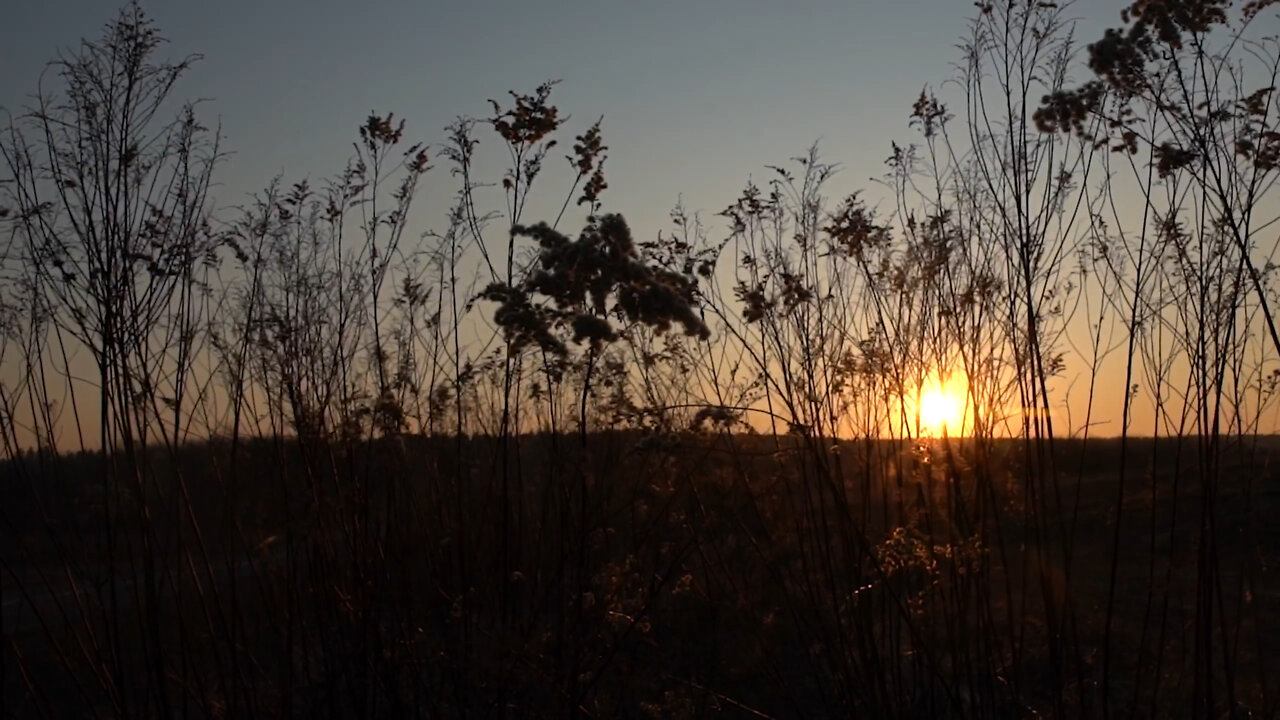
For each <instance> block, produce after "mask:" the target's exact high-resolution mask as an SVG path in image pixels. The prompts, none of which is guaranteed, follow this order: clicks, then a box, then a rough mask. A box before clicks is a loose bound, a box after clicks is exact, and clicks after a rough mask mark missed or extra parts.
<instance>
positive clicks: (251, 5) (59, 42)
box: [0, 0, 1118, 235]
mask: <svg viewBox="0 0 1280 720" xmlns="http://www.w3.org/2000/svg"><path fill="white" fill-rule="evenodd" d="M143 6H144V8H145V9H146V10H147V11H148V12H149V13H150V14H151V15H152V17H153V18H154V19H155V20H156V21H157V23H158V24H159V26H160V28H161V30H162V31H163V32H164V33H165V35H166V36H167V37H168V38H169V39H170V41H171V45H170V48H169V51H170V52H171V53H172V54H174V55H178V54H184V53H189V52H198V53H202V54H203V55H204V56H205V59H204V61H203V62H201V63H200V64H199V65H198V66H197V67H196V68H195V70H193V71H192V72H191V74H190V75H189V77H188V79H187V81H186V82H185V83H183V84H182V85H181V86H180V87H179V89H178V94H179V95H180V96H182V97H184V98H208V99H210V102H209V104H208V105H206V106H205V109H204V116H205V117H207V118H210V119H213V118H218V119H220V120H221V122H222V126H223V130H224V133H225V136H226V148H227V149H228V150H230V151H232V152H233V153H234V155H233V156H232V157H231V158H230V159H229V161H228V162H227V164H226V165H224V167H223V168H222V172H221V174H220V179H221V187H220V188H219V190H218V198H217V199H218V202H219V204H223V205H227V204H236V203H239V202H242V201H243V200H244V198H245V197H246V195H247V194H248V193H250V192H252V191H253V190H254V189H256V188H260V187H262V186H263V185H264V184H266V182H267V181H269V180H270V179H271V177H272V176H274V175H276V174H278V173H284V175H285V177H286V178H287V179H289V180H294V179H297V178H299V177H304V176H310V177H312V178H319V177H323V176H326V175H329V174H331V173H333V172H335V171H337V170H339V169H340V168H341V166H342V164H343V162H344V161H345V159H346V157H347V155H348V154H349V150H350V142H351V140H352V139H353V138H354V135H355V133H354V130H355V128H356V126H357V125H358V124H359V123H360V122H361V121H362V120H363V118H364V117H365V116H366V115H367V114H368V112H369V111H370V110H373V109H376V110H378V111H394V112H396V113H397V115H398V116H399V117H403V118H405V119H407V121H408V123H409V126H408V134H409V135H411V136H413V137H416V138H420V139H422V140H425V141H427V142H439V141H441V140H443V137H444V133H443V131H442V128H443V127H444V126H445V125H446V124H447V123H448V122H450V121H451V120H452V119H453V118H454V117H456V116H457V115H460V114H470V115H483V114H484V113H486V112H487V111H488V106H487V104H486V103H485V100H486V99H487V98H490V97H495V98H500V97H504V96H505V92H506V91H507V90H509V89H515V90H520V91H530V90H532V89H533V87H535V86H536V85H537V84H538V83H539V82H541V81H543V80H546V79H553V78H555V79H561V80H562V81H563V82H562V84H561V85H560V86H559V87H558V88H557V90H556V93H555V95H554V96H553V97H554V98H555V99H556V101H557V102H558V103H559V105H560V107H561V108H562V109H563V110H564V111H566V112H568V113H570V114H571V115H572V116H573V122H571V123H570V125H569V127H568V130H569V134H567V135H566V136H565V139H566V140H567V139H568V138H571V137H572V134H574V133H577V132H580V131H581V130H582V129H584V128H585V127H586V126H587V125H588V124H589V123H590V122H591V121H592V120H594V119H595V118H596V117H598V116H600V115H603V116H604V118H605V123H604V132H605V140H606V144H607V145H609V147H610V152H609V162H608V165H607V168H606V170H607V175H608V177H609V182H610V192H609V194H608V196H607V197H606V204H607V207H608V208H609V209H611V210H615V211H620V212H622V213H624V214H625V215H626V216H627V217H628V218H629V219H630V220H631V222H632V224H633V226H635V227H636V228H637V229H638V230H639V232H640V233H641V234H642V235H651V234H652V233H653V232H656V231H657V230H658V229H660V228H661V227H663V226H664V225H665V220H666V216H667V211H668V210H669V209H670V208H671V206H672V205H673V204H674V203H675V201H676V200H677V198H678V197H681V196H683V198H684V200H685V203H686V206H688V207H689V208H690V209H691V210H701V211H707V212H709V213H713V212H716V211H718V210H720V209H722V208H723V207H725V206H726V205H728V204H729V203H730V202H731V201H732V200H733V199H734V198H735V197H736V194H737V190H738V189H739V188H740V186H741V185H742V183H743V182H744V181H745V180H746V179H747V178H748V176H750V175H751V174H752V173H753V172H754V173H756V174H757V176H758V175H759V174H760V172H761V170H762V169H763V166H764V165H765V164H768V163H780V162H783V161H785V160H786V159H787V158H789V157H791V156H793V155H798V154H800V153H801V152H802V151H803V150H804V149H805V148H806V147H807V146H808V145H809V144H810V143H811V142H813V141H816V140H820V141H821V147H822V149H823V155H824V157H825V158H827V159H828V160H831V161H835V162H839V163H840V164H841V165H842V167H843V168H844V170H843V172H842V175H841V176H840V189H841V190H850V189H853V188H856V187H863V186H867V185H869V184H870V183H869V182H868V179H869V178H870V177H871V176H873V175H874V176H878V175H879V174H880V173H881V172H882V165H881V162H882V160H883V159H884V158H885V157H886V156H887V154H888V146H889V141H890V140H891V139H895V138H896V139H903V138H909V137H910V133H909V131H908V130H907V128H906V123H905V120H906V116H907V112H908V110H909V108H910V104H911V102H912V101H913V100H914V99H915V97H916V95H917V94H918V93H919V91H920V89H921V88H922V87H923V86H924V85H926V84H930V85H934V86H937V85H939V84H941V83H942V82H943V81H944V80H946V78H947V77H948V76H949V75H950V73H951V68H952V64H953V63H954V62H955V61H956V60H957V58H958V57H959V54H958V51H957V49H956V45H957V43H958V42H959V41H960V39H961V38H962V36H963V34H964V32H965V26H966V18H967V17H968V16H970V15H971V14H972V13H973V12H974V11H975V9H974V7H973V4H972V3H971V2H969V1H968V0H860V1H857V0H844V1H843V2H837V1H834V0H821V1H818V0H812V1H809V2H797V3H781V2H762V1H761V0H735V1H728V0H716V1H709V0H706V1H697V0H694V1H690V0H683V1H680V2H674V1H667V0H661V1H655V2H613V1H605V2H595V3H586V2H570V1H568V0H547V1H544V2H497V1H494V0H478V1H476V2H451V3H439V2H412V1H410V0H372V1H370V2H335V1H333V0H307V1H305V2H304V1H302V0H267V1H266V2H261V1H257V2H250V1H248V0H223V1H218V2H190V1H189V0H152V1H151V2H145V3H144V4H143ZM117 7H118V6H117V5H116V4H114V3H112V2H99V1H95V0H44V1H43V2H24V3H20V4H18V7H15V8H13V9H11V10H9V11H8V13H7V15H8V20H10V22H8V23H6V24H5V25H3V26H2V27H0V67H3V68H4V71H3V73H2V74H0V105H3V106H5V107H8V108H14V107H17V106H19V105H20V104H21V102H22V100H23V98H24V97H25V96H26V95H27V94H28V93H29V92H30V91H31V90H33V89H34V87H35V81H36V79H37V77H38V76H39V73H40V71H41V69H42V67H43V66H44V63H45V62H46V61H47V60H49V59H50V58H51V57H52V55H53V53H54V52H55V50H56V49H57V48H60V47H61V48H66V47H72V46H74V45H75V44H76V43H77V42H78V41H79V39H80V38H81V37H86V36H88V37H97V35H98V34H99V31H100V28H101V26H102V24H103V23H104V22H105V21H106V20H107V19H109V18H110V17H112V16H113V15H114V13H115V11H116V9H117ZM1117 10H1118V8H1117V6H1115V5H1114V4H1112V3H1109V2H1105V0H1091V1H1090V2H1085V3H1080V4H1078V5H1076V6H1075V7H1074V8H1073V10H1072V12H1073V13H1074V14H1075V15H1078V16H1080V17H1082V18H1085V19H1086V20H1087V21H1088V23H1087V24H1088V25H1090V26H1097V27H1100V26H1101V23H1102V22H1106V23H1111V22H1114V20H1115V19H1116V17H1115V16H1116V14H1117ZM1093 34H1095V33H1094V32H1088V33H1085V37H1089V36H1091V35H1093ZM494 172H497V169H496V168H495V169H494ZM435 175H436V177H435V178H433V179H432V180H431V182H429V183H428V185H427V186H426V190H427V193H428V196H430V197H429V199H428V203H429V205H430V206H431V207H432V208H440V207H443V203H444V202H445V201H446V200H447V195H448V193H449V192H451V187H452V185H451V183H450V181H449V178H448V177H447V173H444V172H442V171H441V170H439V169H437V171H436V173H435ZM556 204H557V206H558V203H556Z"/></svg>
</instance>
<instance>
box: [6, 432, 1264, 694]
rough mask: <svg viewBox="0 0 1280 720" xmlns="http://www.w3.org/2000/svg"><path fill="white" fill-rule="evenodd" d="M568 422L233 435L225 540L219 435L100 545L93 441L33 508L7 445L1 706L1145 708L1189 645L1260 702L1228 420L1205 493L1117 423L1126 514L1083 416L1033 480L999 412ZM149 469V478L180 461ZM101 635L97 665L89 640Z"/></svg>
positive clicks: (1187, 661)
mask: <svg viewBox="0 0 1280 720" xmlns="http://www.w3.org/2000/svg"><path fill="white" fill-rule="evenodd" d="M578 440H579V439H578V438H577V437H576V436H574V437H560V438H551V437H549V436H541V437H528V438H521V439H519V440H518V441H513V444H514V446H516V447H518V448H519V460H518V464H517V462H516V461H515V460H514V458H513V461H512V463H511V465H510V466H509V468H508V471H509V472H508V474H507V477H506V478H505V479H504V478H503V476H502V473H501V472H500V468H498V467H496V466H495V463H494V458H496V457H499V456H500V455H501V453H500V452H498V448H497V444H496V441H494V440H485V439H472V440H466V441H463V442H462V443H461V444H460V445H459V444H456V443H454V442H453V441H451V440H448V439H441V440H439V441H436V440H427V439H422V438H402V439H401V440H400V441H397V442H391V441H387V442H383V443H377V444H375V445H373V446H372V447H369V448H354V449H355V450H357V452H356V454H355V455H354V456H351V455H348V454H347V451H345V450H343V449H341V448H325V449H324V451H323V452H320V451H319V449H318V448H317V449H314V452H313V451H309V450H306V449H304V450H302V451H301V452H298V451H297V448H296V447H291V446H293V443H292V442H287V443H286V442H282V443H271V442H268V441H256V442H253V443H250V444H249V445H248V446H246V447H245V448H242V452H243V453H244V454H245V457H244V458H243V462H242V464H241V467H242V468H244V469H243V470H242V472H243V475H242V476H240V477H239V478H238V482H237V485H239V492H240V493H241V496H240V502H239V504H238V508H239V509H238V512H237V513H236V517H235V520H234V523H233V525H234V528H235V529H234V531H233V532H232V534H231V535H230V537H228V536H224V535H221V534H220V532H219V530H217V528H219V527H223V526H224V525H221V524H220V523H221V521H223V520H224V518H220V517H219V516H218V514H217V513H216V512H209V515H208V516H207V517H201V514H202V512H203V511H205V510H208V511H213V510H214V509H215V508H218V507H221V506H222V505H223V503H222V502H217V501H216V500H219V499H223V498H224V497H225V495H224V493H226V492H227V490H228V488H227V483H226V482H225V481H221V482H220V481H219V480H218V479H217V477H216V475H214V474H213V473H211V472H210V471H209V468H218V467H226V463H227V462H228V461H229V457H228V455H227V452H228V449H227V448H226V447H225V446H218V445H213V446H193V447H188V448H184V449H183V451H182V454H181V458H180V461H179V462H178V464H177V466H176V467H177V468H179V469H180V471H181V474H182V475H183V476H184V480H185V483H186V485H187V492H188V493H190V494H191V495H192V496H193V497H195V498H199V499H198V500H197V501H195V502H193V507H195V508H196V509H197V510H196V513H195V514H194V516H193V517H191V518H189V522H188V521H183V522H177V523H173V522H163V523H161V522H157V523H156V524H155V525H154V526H153V527H152V528H151V529H150V530H149V531H146V532H144V531H143V530H142V529H141V528H138V527H135V526H131V524H130V522H129V521H128V520H127V519H126V518H128V517H130V514H129V513H127V512H122V514H121V517H120V518H118V519H117V524H116V526H115V529H114V534H115V538H116V542H117V543H118V544H119V545H120V546H121V547H119V548H117V549H116V557H117V563H116V566H115V567H114V568H113V569H112V568H108V567H106V566H105V565H104V556H100V555H97V551H95V550H94V548H97V547H100V545H101V543H102V540H103V537H102V535H101V529H100V528H99V527H96V526H95V524H94V521H93V520H89V519H88V518H95V517H96V513H94V512H89V513H85V512H84V510H85V509H86V507H88V508H94V506H95V503H98V502H100V500H95V499H94V491H93V487H94V484H95V483H94V480H95V478H94V475H93V472H92V468H93V466H94V463H95V462H96V461H97V460H98V458H96V457H95V456H91V455H88V456H81V457H78V458H75V459H68V460H66V461H65V464H64V465H63V466H62V471H63V472H64V473H66V474H65V475H62V476H61V477H62V478H64V480H63V482H62V484H61V487H63V488H64V493H65V494H64V495H63V497H62V498H61V499H60V500H58V501H56V502H55V501H52V500H49V501H46V503H45V504H43V505H37V504H35V503H34V502H33V501H32V500H31V499H30V498H29V496H28V495H27V494H26V493H24V488H25V487H26V486H25V485H24V484H23V481H22V480H21V478H22V476H23V472H28V471H30V470H31V466H29V465H28V467H27V468H26V469H25V470H23V471H22V472H20V471H19V470H18V469H17V467H18V463H15V462H10V463H7V464H6V465H5V466H4V475H3V478H4V490H5V498H4V499H5V503H4V507H5V508H6V509H8V508H16V507H23V508H25V509H24V510H23V511H22V512H21V513H12V512H6V514H5V516H6V519H7V521H8V522H9V523H10V525H9V527H10V528H11V531H12V530H17V531H18V532H19V537H20V538H21V542H19V543H7V544H6V548H7V549H6V552H5V558H4V561H5V569H6V572H5V582H4V603H5V613H4V622H5V626H4V627H5V632H6V636H7V638H8V639H9V640H10V641H11V643H12V645H11V653H10V655H9V656H8V657H7V659H6V664H7V666H8V671H7V672H6V677H5V684H6V685H5V698H6V707H7V708H8V709H9V710H8V711H9V712H10V713H12V714H14V715H15V716H26V715H29V714H37V713H38V712H41V711H46V712H52V713H53V714H56V715H62V716H66V715H73V714H74V715H81V714H85V713H87V712H90V711H91V710H92V709H94V708H96V709H97V710H98V711H102V712H108V713H110V712H117V711H118V709H116V708H113V704H114V703H128V702H138V701H140V700H141V699H142V698H145V697H147V696H149V695H152V694H154V693H157V692H162V693H163V695H164V697H165V698H166V703H168V704H170V707H172V708H173V709H174V711H175V712H178V711H180V710H181V709H182V708H187V709H188V711H190V710H193V709H195V708H206V709H207V708H210V707H223V708H226V709H227V710H226V712H228V713H229V714H232V715H235V716H242V715H246V714H268V715H274V714H277V713H278V712H279V711H280V709H281V708H286V707H287V708H289V709H290V710H291V711H292V712H293V713H295V714H299V715H307V716H325V715H326V714H329V715H332V716H335V717H338V716H346V715H348V714H350V713H352V712H359V713H363V714H373V715H377V714H386V715H398V714H425V715H435V714H441V713H443V714H445V715H449V716H453V715H464V714H465V715H478V716H482V717H488V716H496V715H505V716H517V717H518V716H545V715H547V714H556V713H557V712H559V711H557V710H555V708H561V709H563V708H565V707H566V706H567V704H569V703H572V707H575V708H578V709H579V710H580V712H581V713H582V714H584V715H587V716H593V717H611V716H634V717H645V716H650V715H652V716H688V717H693V716H704V715H707V714H712V713H714V712H720V713H723V714H725V715H727V716H730V717H738V716H759V715H764V716H769V717H821V716H842V715H846V714H849V713H854V714H858V713H889V714H893V715H897V716H915V717H942V716H957V717H960V716H963V717H991V716H998V717H1029V716H1033V715H1035V714H1037V713H1039V714H1041V715H1050V714H1053V713H1054V712H1064V713H1066V714H1068V715H1070V716H1080V715H1085V714H1089V713H1091V712H1094V711H1096V709H1097V708H1098V707H1099V703H1100V699H1099V698H1100V693H1101V685H1102V680H1103V678H1104V675H1103V673H1104V672H1106V673H1108V674H1109V675H1110V676H1111V681H1110V683H1109V686H1110V687H1109V688H1108V693H1109V694H1110V695H1111V702H1112V703H1113V704H1114V705H1115V706H1116V707H1120V708H1125V709H1126V712H1128V711H1132V712H1134V713H1135V714H1136V715H1137V716H1143V717H1167V716H1169V715H1171V714H1173V715H1177V714H1178V708H1179V707H1180V706H1181V704H1182V703H1185V702H1186V698H1187V697H1188V694H1189V693H1190V691H1191V687H1190V686H1191V683H1192V682H1193V680H1192V678H1193V677H1194V667H1193V663H1195V662H1196V661H1197V658H1199V659H1200V661H1202V662H1205V663H1207V664H1208V665H1209V666H1210V667H1211V668H1212V672H1213V677H1214V687H1213V688H1212V691H1213V693H1214V694H1215V696H1216V697H1217V698H1219V699H1218V701H1217V702H1218V703H1220V704H1221V705H1222V706H1224V707H1226V706H1227V703H1230V705H1231V706H1232V707H1234V708H1235V711H1234V712H1235V713H1236V714H1237V715H1238V716H1241V717H1268V716H1272V715H1274V714H1275V713H1276V712H1277V706H1276V702H1277V693H1278V692H1280V687H1278V686H1277V684H1276V676H1275V674H1274V673H1272V672H1271V670H1270V668H1269V664H1268V663H1269V662H1270V661H1271V660H1272V659H1273V658H1274V657H1276V652H1277V651H1278V650H1280V571H1278V570H1277V567H1276V564H1277V562H1280V521H1277V517H1280V515H1278V514H1277V510H1278V509H1280V505H1278V504H1277V503H1278V501H1280V484H1278V483H1277V478H1276V470H1275V466H1274V463H1275V461H1276V460H1277V459H1280V443H1278V442H1277V441H1276V440H1274V439H1272V438H1256V439H1255V438H1246V439H1245V441H1244V444H1243V445H1242V446H1233V447H1231V448H1228V449H1226V450H1224V452H1223V453H1222V457H1223V458H1224V460H1223V462H1222V465H1221V467H1220V468H1219V469H1218V470H1217V474H1216V475H1214V476H1212V477H1211V478H1210V479H1211V481H1212V482H1213V483H1214V484H1215V485H1216V490H1215V498H1216V499H1215V503H1214V506H1213V507H1212V508H1211V509H1210V510H1209V511H1207V512H1206V509H1205V508H1204V506H1203V504H1202V502H1201V498H1202V497H1203V491H1204V488H1203V486H1202V478H1201V476H1200V474H1199V473H1200V470H1199V468H1201V466H1202V464H1201V461H1200V457H1201V455H1200V453H1199V451H1198V450H1197V449H1196V448H1195V447H1194V443H1193V442H1192V441H1191V440H1190V439H1183V440H1182V442H1180V443H1179V442H1177V441H1172V440H1166V441H1158V442H1152V441H1149V440H1130V441H1129V442H1130V447H1129V448H1128V453H1129V461H1128V463H1127V467H1128V473H1127V477H1126V478H1125V483H1126V488H1125V491H1124V494H1123V495H1124V505H1123V511H1122V512H1121V513H1117V512H1116V509H1117V503H1116V502H1115V498H1116V497H1117V493H1118V492H1119V477H1118V474H1117V471H1116V470H1109V468H1118V465H1117V463H1116V460H1117V458H1118V453H1119V443H1118V441H1112V440H1094V441H1090V442H1089V443H1088V444H1087V445H1086V444H1082V443H1078V442H1077V443H1072V442H1060V443H1058V444H1057V446H1056V447H1055V448H1054V457H1055V458H1056V466H1057V468H1058V470H1057V472H1056V475H1057V477H1058V480H1057V482H1056V483H1055V482H1052V481H1050V480H1049V477H1050V476H1051V475H1050V474H1049V473H1045V474H1044V475H1043V476H1034V475H1030V474H1029V473H1028V472H1027V468H1026V464H1025V462H1026V458H1025V457H1024V456H1023V454H1022V452H1023V450H1024V447H1023V445H1022V444H1021V443H1018V442H1014V441H994V442H987V443H983V444H982V445H978V444H975V443H973V442H972V441H953V442H952V443H949V444H946V445H944V443H943V442H942V441H931V442H930V443H927V444H925V445H923V446H920V447H914V448H913V447H912V446H911V445H906V444H902V443H890V442H887V441H871V442H841V443H839V444H838V445H837V446H834V447H824V448H822V449H821V450H815V449H813V448H812V447H810V446H809V444H808V443H807V442H805V441H803V439H800V438H795V437H788V438H779V439H771V438H766V437H763V436H731V435H716V434H688V435H682V436H672V437H670V438H667V440H666V441H665V442H661V443H659V442H654V441H652V440H649V441H645V440H644V439H643V438H642V437H641V436H640V435H637V434H634V433H618V434H600V435H593V436H592V437H591V438H590V439H589V446H588V448H587V449H586V450H585V451H584V450H582V449H581V448H578V447H575V446H576V444H577V442H578ZM552 443H555V444H556V445H557V446H558V447H557V449H556V454H555V455H553V454H552V453H551V444H552ZM948 446H949V447H948ZM459 449H461V451H462V456H461V457H462V458H463V461H462V462H461V463H459V462H458V457H459V456H458V455H457V452H458V450H459ZM553 458H559V460H558V461H553ZM461 478H465V481H463V480H461ZM837 479H838V480H839V481H840V485H842V487H837V486H836V485H834V484H831V482H830V481H833V480H837ZM504 481H505V482H506V483H507V484H508V486H507V487H508V495H507V496H506V497H505V499H504V498H503V497H502V495H501V491H502V485H503V483H504ZM45 485H46V483H45V482H44V481H42V482H41V483H40V484H39V485H37V487H44V486H45ZM154 491H155V496H154V497H151V498H150V499H149V502H150V503H153V504H154V506H156V507H162V506H163V505H164V504H165V503H166V502H171V501H172V495H173V493H175V492H176V489H175V488H174V487H173V486H167V487H156V488H154ZM99 497H100V496H99ZM122 501H123V502H122V503H121V507H122V508H126V507H128V502H127V501H124V499H122ZM1037 508H1038V509H1037ZM95 509H96V508H95ZM175 517H176V516H175ZM1117 519H1119V520H1120V522H1121V526H1120V529H1119V532H1118V533H1117V532H1116V522H1117ZM19 520H21V521H23V522H24V523H25V527H16V526H15V525H16V524H15V521H19ZM1205 522H1209V523H1212V524H1213V525H1214V526H1215V532H1214V534H1213V535H1212V538H1213V539H1214V542H1213V545H1212V547H1204V542H1203V539H1204V538H1205V537H1206V534H1205V533H1203V532H1202V523H1205ZM197 523H198V524H199V525H200V527H202V528H205V530H204V531H203V533H202V535H201V536H200V537H199V538H197V536H196V535H195V533H194V527H195V524H197ZM148 536H150V537H152V538H155V539H158V541H157V540H152V544H151V545H150V547H149V549H148V546H147V544H146V538H147V537H148ZM71 537H76V538H81V541H80V542H78V543H76V544H74V545H73V544H71V543H69V542H67V538H71ZM59 545H61V547H59ZM1116 548H1119V552H1118V553H1117V552H1116ZM1113 561H1114V562H1115V563H1116V570H1115V573H1116V586H1115V593H1114V598H1109V590H1110V585H1109V577H1110V572H1111V565H1112V562H1113ZM1206 563H1208V564H1209V566H1208V567H1205V564H1206ZM1201 572H1206V573H1209V574H1210V576H1211V577H1212V583H1210V584H1209V587H1210V589H1211V591H1212V594H1211V595H1210V596H1209V597H1203V596H1201V595H1200V594H1199V592H1198V589H1200V588H1202V587H1203V584H1202V583H1199V582H1197V576H1198V573H1201ZM73 583H74V586H73ZM1109 604H1110V607H1108V605H1109ZM1210 604H1211V609H1210V608H1209V607H1208V605H1210ZM1206 611H1207V612H1211V613H1212V623H1213V626H1214V630H1215V631H1214V633H1213V635H1212V638H1211V639H1210V640H1209V641H1208V642H1211V643H1212V644H1211V645H1208V646H1206V647H1197V645H1198V643H1205V642H1206V639H1204V638H1197V637H1196V634H1195V628H1196V627H1197V623H1196V617H1197V614H1198V613H1202V612H1206ZM1108 618H1110V622H1109V623H1108ZM1108 624H1109V625H1110V627H1111V630H1110V632H1111V637H1110V640H1109V647H1108V645H1107V639H1106V637H1105V632H1106V626H1107V625H1108ZM153 633H154V636H152V637H150V638H148V635H149V634H153ZM112 647H114V648H115V650H114V651H115V652H121V653H125V657H124V658H123V661H124V663H125V664H124V665H123V667H127V668H130V672H131V673H132V676H131V677H128V678H120V679H119V680H124V681H125V682H120V684H119V685H120V686H119V687H116V686H115V685H113V683H114V682H116V679H115V678H111V677H103V676H102V672H101V670H99V669H95V664H96V663H97V662H100V661H101V658H100V654H102V653H107V652H111V650H109V648H112ZM19 658H20V660H19ZM117 667H120V666H117ZM153 668H154V669H153ZM158 678H159V679H158ZM232 688H234V690H231V691H230V692H234V694H233V695H223V693H226V692H229V689H232ZM122 691H123V692H122ZM126 693H129V694H126ZM126 707H127V706H126ZM272 708H275V709H272ZM201 712H203V711H201Z"/></svg>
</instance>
